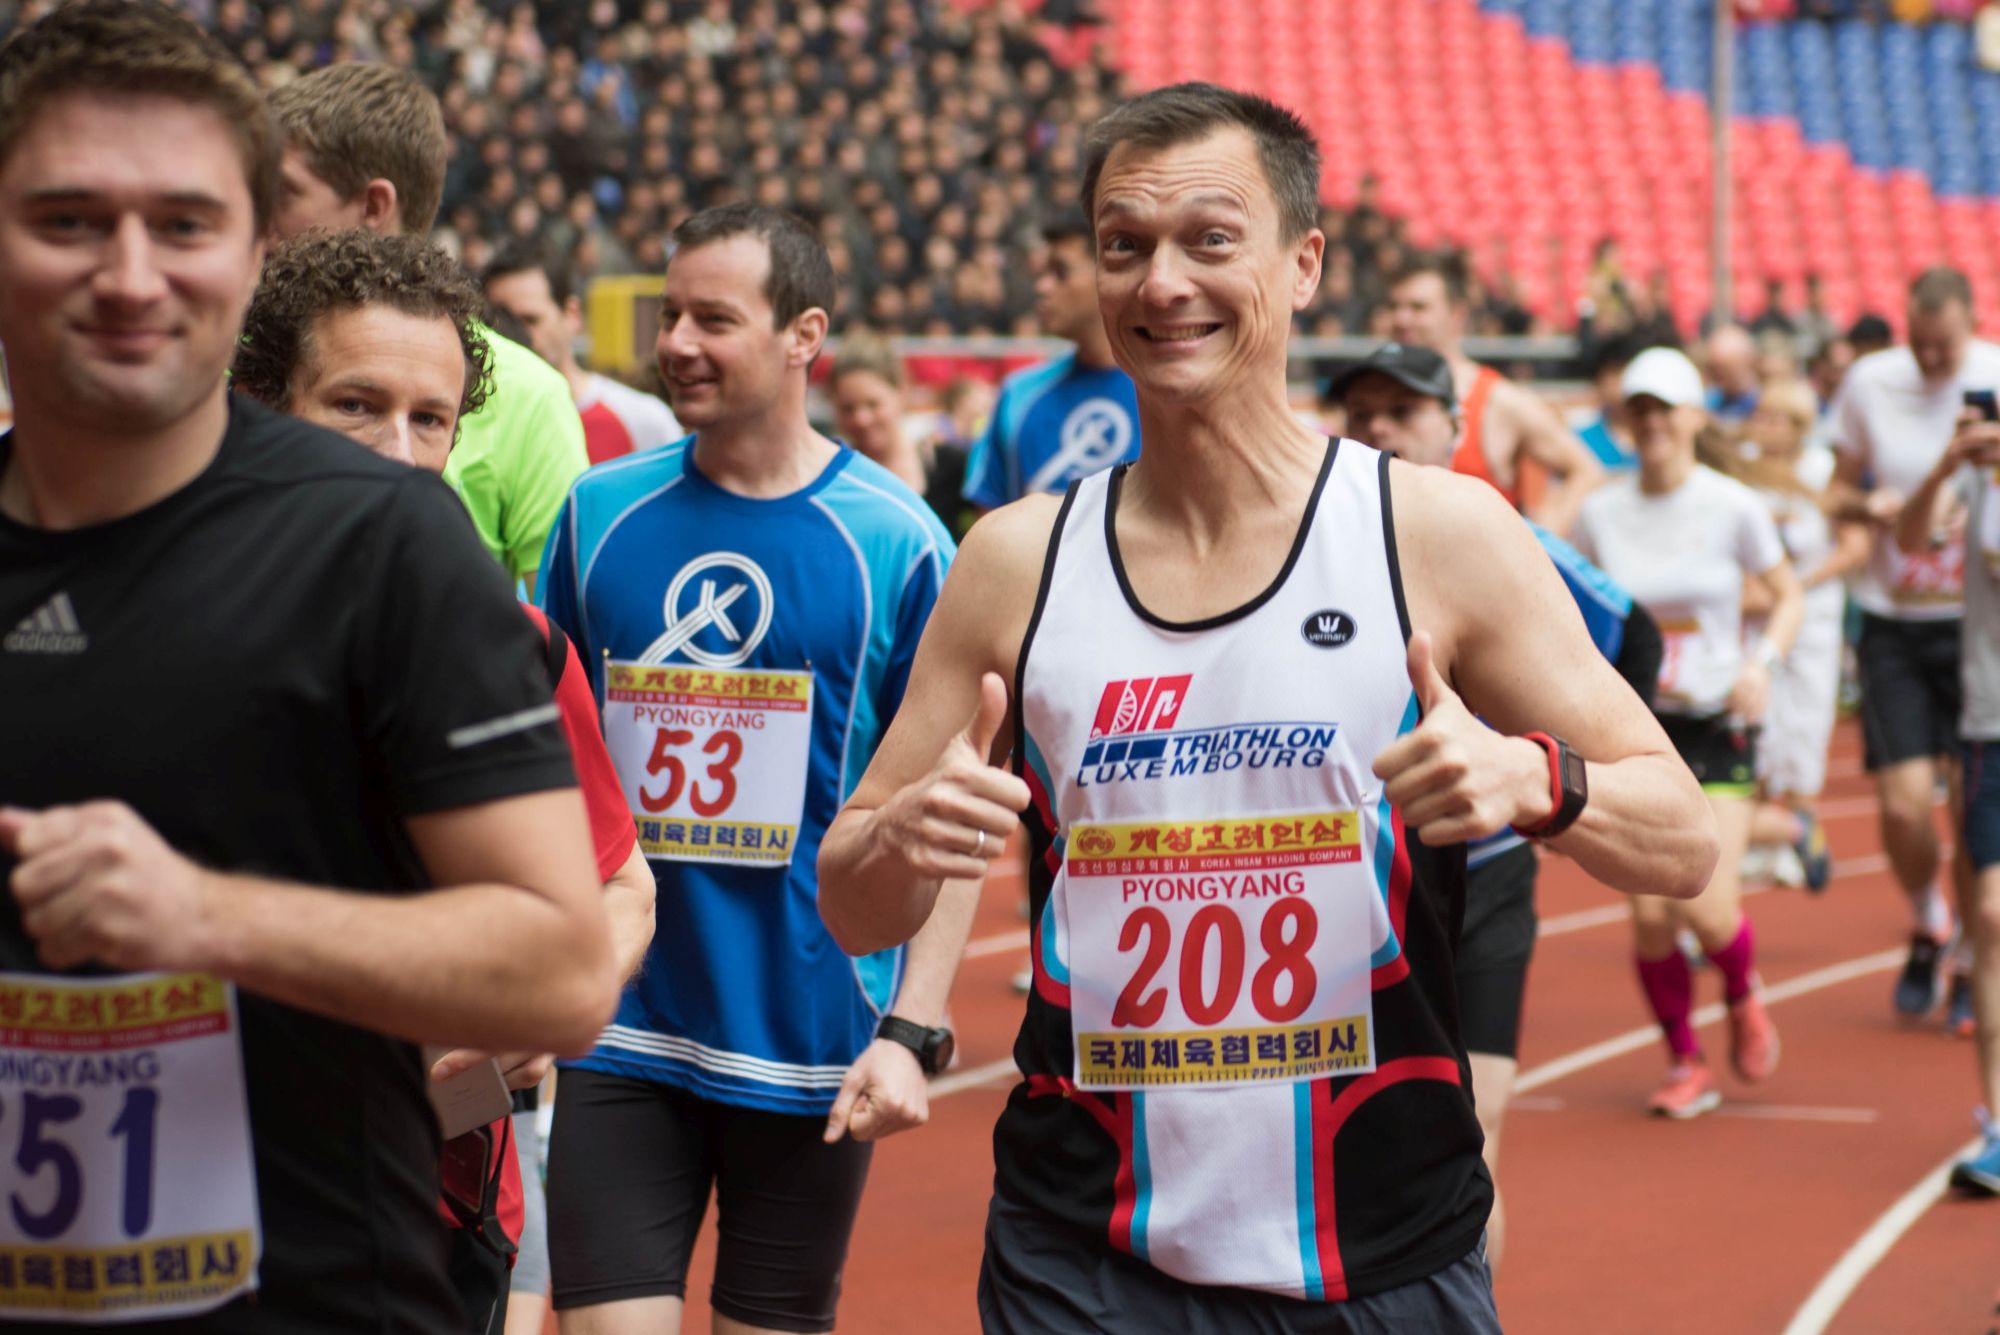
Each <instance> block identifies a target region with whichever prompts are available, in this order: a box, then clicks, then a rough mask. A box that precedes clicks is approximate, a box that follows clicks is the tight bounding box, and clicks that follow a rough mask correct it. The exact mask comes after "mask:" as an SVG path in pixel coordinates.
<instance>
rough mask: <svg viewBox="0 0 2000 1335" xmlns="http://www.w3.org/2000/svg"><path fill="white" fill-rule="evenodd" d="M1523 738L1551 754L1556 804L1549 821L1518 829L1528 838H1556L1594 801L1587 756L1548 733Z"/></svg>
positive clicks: (1516, 830)
mask: <svg viewBox="0 0 2000 1335" xmlns="http://www.w3.org/2000/svg"><path fill="white" fill-rule="evenodd" d="M1521 736H1522V737H1523V738H1525V739H1526V740H1528V741H1531V742H1533V743H1535V745H1537V746H1539V747H1541V748H1542V749H1543V750H1545V751H1547V752H1548V753H1549V800H1550V801H1551V802H1552V803H1553V804H1554V805H1553V806H1552V807H1551V808H1550V810H1549V816H1548V819H1547V820H1545V821H1543V822H1542V823H1541V824H1540V825H1530V826H1525V827H1524V826H1520V825H1516V826H1515V827H1514V833H1515V834H1518V835H1521V836H1522V837H1523V838H1527V839H1553V838H1555V837H1556V836H1557V835H1559V834H1561V833H1562V832H1563V831H1564V830H1567V829H1568V828H1569V827H1570V826H1572V825H1574V824H1575V823H1576V818H1577V817H1578V816H1581V815H1582V814H1583V808H1584V807H1585V806H1586V805H1587V804H1588V803H1589V801H1590V775H1589V773H1588V771H1587V770H1586V769H1585V768H1584V763H1583V757H1582V756H1580V755H1578V754H1577V753H1576V752H1574V751H1572V750H1570V749H1569V743H1568V742H1565V741H1564V740H1563V739H1562V738H1560V737H1553V736H1550V735H1549V734H1548V733H1546V732H1524V733H1522V734H1521Z"/></svg>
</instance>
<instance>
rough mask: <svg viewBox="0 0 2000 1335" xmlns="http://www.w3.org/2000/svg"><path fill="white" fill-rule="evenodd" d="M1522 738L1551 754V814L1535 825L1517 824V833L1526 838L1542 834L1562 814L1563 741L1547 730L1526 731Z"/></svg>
mask: <svg viewBox="0 0 2000 1335" xmlns="http://www.w3.org/2000/svg"><path fill="white" fill-rule="evenodd" d="M1521 740H1522V741H1527V742H1533V743H1535V745H1537V746H1539V747H1541V748H1542V750H1544V751H1546V752H1548V756H1549V814H1548V816H1547V817H1545V818H1544V819H1542V820H1540V821H1537V822H1536V823H1535V824H1533V825H1526V826H1522V825H1516V826H1515V827H1514V833H1515V834H1518V835H1520V836H1522V837H1523V838H1526V839H1534V838H1537V837H1538V836H1540V835H1541V833H1542V832H1543V831H1545V830H1547V829H1548V828H1549V827H1550V826H1551V825H1554V824H1555V823H1556V821H1557V819H1558V818H1560V817H1561V815H1562V809H1563V776H1562V743H1560V742H1558V741H1557V740H1556V739H1555V738H1553V737H1551V736H1549V735H1548V734H1547V733H1545V732H1524V733H1522V734H1521Z"/></svg>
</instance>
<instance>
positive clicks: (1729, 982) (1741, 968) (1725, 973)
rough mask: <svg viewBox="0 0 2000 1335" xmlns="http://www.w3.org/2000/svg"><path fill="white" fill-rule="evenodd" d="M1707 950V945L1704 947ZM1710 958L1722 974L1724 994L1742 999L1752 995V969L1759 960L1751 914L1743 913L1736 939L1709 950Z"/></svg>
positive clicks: (1734, 999) (1731, 999)
mask: <svg viewBox="0 0 2000 1335" xmlns="http://www.w3.org/2000/svg"><path fill="white" fill-rule="evenodd" d="M1703 949H1704V950H1707V947H1703ZM1707 954H1708V958H1709V959H1710V961H1712V962H1713V963H1714V965H1715V967H1716V969H1717V970H1718V971H1720V972H1721V974H1722V995H1723V996H1724V997H1725V998H1727V999H1728V1000H1730V1001H1741V1000H1743V998H1745V997H1747V996H1749V995H1750V988H1751V985H1752V982H1753V980H1752V976H1751V970H1752V968H1753V967H1754V966H1755V964H1756V962H1757V941H1756V938H1755V937H1754V936H1753V935H1752V934H1751V932H1750V915H1749V914H1747V913H1746V914H1744V915H1743V924H1742V926H1740V927H1738V928H1737V929H1736V936H1735V939H1733V940H1732V941H1730V943H1729V944H1728V945H1726V946H1724V947H1723V948H1722V949H1720V950H1707Z"/></svg>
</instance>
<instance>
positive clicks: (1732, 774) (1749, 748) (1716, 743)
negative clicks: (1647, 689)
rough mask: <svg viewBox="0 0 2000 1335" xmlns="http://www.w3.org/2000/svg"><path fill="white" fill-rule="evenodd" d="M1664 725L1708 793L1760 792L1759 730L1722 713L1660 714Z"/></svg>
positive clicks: (1717, 795) (1750, 794)
mask: <svg viewBox="0 0 2000 1335" xmlns="http://www.w3.org/2000/svg"><path fill="white" fill-rule="evenodd" d="M1657 717H1658V718H1659V720H1660V727H1661V729H1662V730H1664V731H1665V732H1666V734H1667V740H1668V741H1670V742H1672V743H1673V744H1674V750H1675V752H1676V753H1678V754H1679V756H1680V758H1681V759H1682V760H1683V761H1685V762H1687V767H1688V768H1689V769H1691V770H1693V771H1694V777H1695V782H1696V783H1699V784H1700V785H1701V790H1702V791H1703V792H1704V793H1709V794H1711V795H1713V796H1716V797H1752V796H1755V794H1756V792H1757V730H1756V729H1755V728H1746V727H1744V726H1743V725H1742V724H1740V723H1735V722H1732V721H1730V720H1729V719H1727V718H1725V717H1723V716H1722V715H1720V714H1710V715H1708V716H1706V717H1703V718H1696V717H1694V716H1692V715H1688V714H1660V715H1658V716H1657Z"/></svg>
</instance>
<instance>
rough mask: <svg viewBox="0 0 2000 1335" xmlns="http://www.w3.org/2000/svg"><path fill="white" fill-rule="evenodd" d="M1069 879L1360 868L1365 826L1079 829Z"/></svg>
mask: <svg viewBox="0 0 2000 1335" xmlns="http://www.w3.org/2000/svg"><path fill="white" fill-rule="evenodd" d="M1064 854H1065V856H1066V857H1067V859H1068V862H1069V874H1070V875H1071V876H1073V877H1074V876H1124V875H1129V874H1132V873H1134V872H1152V871H1190V870H1196V869H1199V870H1203V871H1251V870H1257V869H1260V868H1269V867H1297V866H1303V865H1305V864H1308V863H1325V862H1355V861H1359V860H1360V857H1361V822H1360V821H1359V820H1358V819H1357V818H1356V817H1355V814H1354V813H1353V812H1351V811H1330V812H1322V813H1319V814H1315V815H1304V816H1263V817H1254V818H1250V819H1232V820H1207V821H1200V820H1197V821H1140V822H1137V823H1134V824H1129V825H1079V826H1077V827H1076V828H1075V829H1074V830H1072V831H1071V832H1070V834H1069V838H1068V839H1067V841H1066V842H1065V845H1064Z"/></svg>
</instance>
